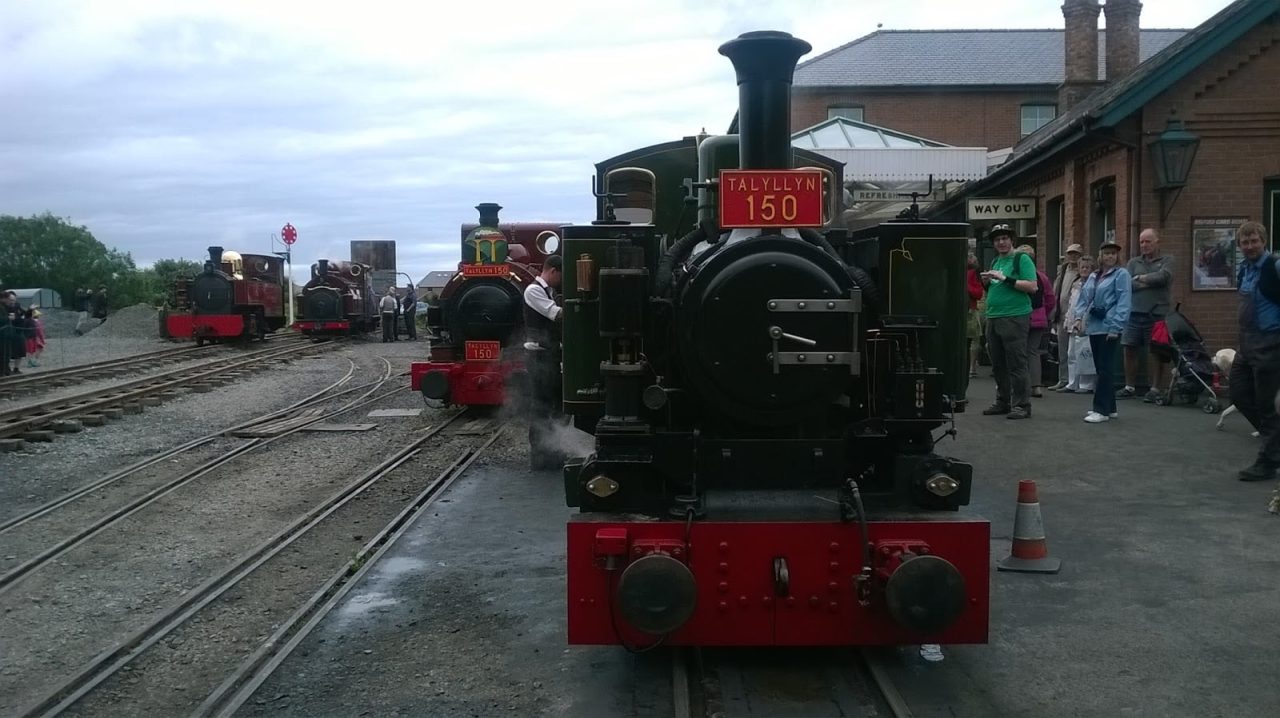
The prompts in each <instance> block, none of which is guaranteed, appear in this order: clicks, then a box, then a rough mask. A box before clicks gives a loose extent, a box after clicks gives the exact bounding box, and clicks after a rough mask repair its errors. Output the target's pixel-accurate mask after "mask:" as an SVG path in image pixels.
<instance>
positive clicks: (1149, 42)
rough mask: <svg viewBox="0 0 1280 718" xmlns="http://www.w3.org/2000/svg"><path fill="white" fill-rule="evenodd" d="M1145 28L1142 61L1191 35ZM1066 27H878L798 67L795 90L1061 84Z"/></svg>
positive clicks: (1101, 45)
mask: <svg viewBox="0 0 1280 718" xmlns="http://www.w3.org/2000/svg"><path fill="white" fill-rule="evenodd" d="M1187 32H1188V30H1182V29H1166V30H1159V29H1151V30H1147V29H1143V30H1141V31H1140V36H1139V40H1138V61H1139V62H1141V61H1143V60H1146V59H1147V58H1149V57H1151V56H1153V55H1155V54H1156V53H1158V52H1160V51H1161V50H1163V49H1164V48H1166V47H1168V46H1169V45H1170V44H1172V43H1173V42H1174V41H1175V40H1177V39H1178V38H1180V37H1182V36H1183V35H1186V34H1187ZM1064 34H1065V33H1064V30H1062V29H1056V30H1055V29H1046V30H877V31H875V32H873V33H871V34H869V35H864V36H863V37H860V38H858V39H857V40H854V41H853V42H850V43H848V44H846V45H841V46H840V47H837V48H835V49H834V50H829V51H827V52H824V53H822V54H821V55H818V56H816V57H814V58H812V59H810V60H807V61H805V62H803V63H800V65H799V66H797V67H796V73H795V80H794V82H793V87H796V88H805V87H813V88H819V87H911V86H917V87H936V86H940V85H941V86H946V85H969V86H999V85H1010V86H1024V85H1050V86H1053V87H1057V86H1058V85H1060V84H1062V81H1063V79H1064V77H1065V73H1066V71H1065V65H1066V60H1065V57H1066V51H1065V46H1064V40H1063V38H1064ZM1106 38H1107V32H1106V30H1099V31H1098V79H1099V80H1105V79H1106V72H1107V68H1106V64H1107V59H1106V55H1107V43H1106Z"/></svg>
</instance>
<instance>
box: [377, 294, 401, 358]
mask: <svg viewBox="0 0 1280 718" xmlns="http://www.w3.org/2000/svg"><path fill="white" fill-rule="evenodd" d="M399 304H400V300H399V299H397V298H396V288H395V287H389V288H388V289H387V294H386V296H384V297H383V298H382V301H381V302H379V303H378V311H380V312H381V313H382V342H383V343H384V344H385V343H387V342H394V341H395V340H396V306H397V305H399Z"/></svg>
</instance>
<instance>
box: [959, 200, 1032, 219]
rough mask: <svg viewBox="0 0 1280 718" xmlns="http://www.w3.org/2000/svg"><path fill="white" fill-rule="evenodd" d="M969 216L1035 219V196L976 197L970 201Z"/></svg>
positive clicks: (972, 217)
mask: <svg viewBox="0 0 1280 718" xmlns="http://www.w3.org/2000/svg"><path fill="white" fill-rule="evenodd" d="M967 210H968V217H967V219H968V220H969V221H970V222H972V221H974V220H980V219H1035V218H1036V198H1035V197H974V198H972V199H970V200H969V201H968V207H967Z"/></svg>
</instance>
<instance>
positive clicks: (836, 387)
mask: <svg viewBox="0 0 1280 718" xmlns="http://www.w3.org/2000/svg"><path fill="white" fill-rule="evenodd" d="M809 49H810V46H809V44H808V43H805V42H803V41H801V40H797V39H795V38H793V37H791V36H790V35H788V34H786V33H777V32H756V33H747V34H745V35H743V36H741V37H739V38H738V39H736V40H733V41H730V42H728V43H726V44H725V45H724V46H722V47H721V48H720V51H721V53H722V54H724V55H726V56H728V57H729V59H730V60H731V61H732V62H733V64H734V67H735V69H736V70H737V74H738V85H739V101H740V108H739V114H738V118H737V121H736V124H737V129H738V133H737V134H736V135H733V134H730V135H726V136H721V137H709V138H706V137H698V138H687V139H686V140H685V141H682V142H674V143H668V144H665V145H656V146H653V147H648V148H643V149H641V150H636V151H634V152H630V153H627V154H625V155H622V156H621V157H618V158H614V159H613V160H609V161H606V162H604V163H602V164H600V165H599V166H598V167H597V183H598V185H599V186H601V187H603V190H602V191H601V192H600V193H599V194H598V195H597V196H598V197H599V202H600V204H599V207H600V212H599V216H600V219H599V220H597V221H595V222H593V223H592V224H590V225H581V226H570V227H566V228H565V231H564V247H565V250H564V253H565V257H566V265H569V264H571V263H572V264H573V265H575V266H574V267H573V268H572V269H570V267H569V266H566V267H565V269H566V272H565V282H564V297H565V304H564V316H565V319H564V328H563V335H564V392H565V393H564V406H565V410H566V411H567V412H568V413H570V414H572V415H573V417H574V421H575V423H576V424H577V425H578V426H579V427H580V428H583V429H585V430H588V431H590V432H592V433H594V435H595V451H594V453H592V454H591V455H589V456H584V457H578V458H575V459H572V460H570V462H569V463H568V464H567V465H566V466H565V468H564V483H565V494H566V499H567V503H568V504H569V505H570V506H575V507H579V508H580V510H581V513H580V514H579V515H578V516H576V517H575V518H574V519H573V520H571V521H570V523H569V525H568V592H569V602H568V603H569V641H570V642H571V643H606V644H607V643H621V644H625V645H629V646H650V645H653V644H655V643H656V642H659V641H666V642H667V643H671V644H693V645H771V644H789V645H823V644H826V645H831V644H835V645H854V644H895V643H980V642H985V641H986V639H987V623H988V575H989V571H988V541H989V526H988V524H987V522H986V521H983V520H978V519H965V518H961V517H960V516H959V515H958V514H957V510H958V509H959V507H961V506H964V505H966V504H967V503H968V500H969V492H970V485H971V481H972V470H971V467H970V466H969V465H967V464H965V463H962V462H959V461H956V460H954V459H951V458H948V457H945V456H942V455H940V454H938V453H937V452H936V448H937V447H936V439H937V438H938V437H935V432H939V431H942V432H945V431H946V430H947V427H948V424H950V422H951V421H952V418H953V413H954V411H955V410H956V404H957V402H956V400H955V398H956V397H960V396H963V395H964V388H965V383H966V382H967V375H966V372H965V366H964V364H965V342H964V337H965V334H964V332H965V323H964V311H965V307H966V299H965V289H964V286H965V275H964V272H965V257H966V250H967V239H966V237H967V230H968V227H967V225H964V224H930V223H923V222H909V221H904V222H897V223H886V224H884V225H881V226H879V227H875V228H872V229H870V230H865V231H861V232H858V233H850V232H848V231H846V230H843V229H838V228H834V227H832V226H831V222H832V220H835V219H838V218H839V217H840V216H841V213H840V212H839V211H838V209H839V201H840V200H839V197H840V194H841V186H842V183H841V174H842V171H841V167H840V165H839V164H837V163H834V162H831V161H830V160H825V159H824V158H821V157H817V156H814V155H812V154H810V153H802V152H800V151H793V149H792V147H791V142H790V130H789V121H788V118H789V115H790V86H791V77H792V73H793V71H794V69H795V64H796V61H797V60H798V59H799V57H800V56H801V55H803V54H804V53H806V52H808V51H809ZM798 165H799V166H798ZM682 186H683V187H687V188H690V189H691V190H692V192H691V193H690V194H689V195H688V196H687V197H684V196H681V188H682ZM673 197H674V198H675V200H674V202H673V201H672V198H673ZM664 198H665V200H664ZM664 201H665V202H666V204H664ZM686 201H687V202H688V203H689V204H690V205H692V206H695V207H696V208H697V210H698V211H699V213H700V216H699V218H698V221H697V223H696V225H695V226H693V227H691V228H690V227H681V226H680V225H679V222H680V217H681V216H682V213H681V209H682V208H681V207H680V206H679V205H680V204H682V203H684V202H686ZM673 205H674V206H673ZM624 212H625V214H626V215H628V216H632V217H640V218H645V217H648V218H651V221H648V222H645V223H638V222H637V223H629V222H626V221H622V220H620V219H618V218H619V217H620V216H622V215H623V214H624ZM683 216H688V214H684V215H683Z"/></svg>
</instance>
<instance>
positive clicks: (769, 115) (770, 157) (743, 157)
mask: <svg viewBox="0 0 1280 718" xmlns="http://www.w3.org/2000/svg"><path fill="white" fill-rule="evenodd" d="M812 49H813V46H812V45H810V44H809V43H807V42H805V41H804V40H800V39H798V38H795V37H792V36H791V35H790V33H785V32H776V31H772V30H764V31H759V32H748V33H743V34H742V35H739V36H738V38H737V39H735V40H730V41H729V42H726V43H725V44H723V45H721V46H720V54H721V55H724V56H725V57H727V58H729V60H730V61H731V62H733V69H734V70H736V71H737V73H738V145H739V148H740V149H739V152H740V154H739V157H740V161H739V163H738V166H739V167H740V168H741V169H744V170H745V169H750V170H777V169H791V164H792V152H791V79H792V77H793V76H794V75H795V71H796V61H797V60H799V59H800V56H801V55H804V54H805V53H807V52H809V51H810V50H812Z"/></svg>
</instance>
